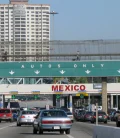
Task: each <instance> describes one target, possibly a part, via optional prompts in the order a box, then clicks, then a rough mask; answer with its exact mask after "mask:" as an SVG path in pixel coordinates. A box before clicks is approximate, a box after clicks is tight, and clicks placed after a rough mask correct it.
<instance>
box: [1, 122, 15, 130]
mask: <svg viewBox="0 0 120 138" xmlns="http://www.w3.org/2000/svg"><path fill="white" fill-rule="evenodd" d="M14 125H15V123H14V124H11V125H8V126H5V127H0V130H3V129H5V128H8V127H10V126H14Z"/></svg>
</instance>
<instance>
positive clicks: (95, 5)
mask: <svg viewBox="0 0 120 138" xmlns="http://www.w3.org/2000/svg"><path fill="white" fill-rule="evenodd" d="M8 2H9V0H0V3H2V4H3V3H8ZM29 3H31V4H33V3H34V4H38V3H39V4H50V6H51V11H53V10H54V11H56V12H58V13H59V14H57V15H55V18H54V39H55V40H96V39H120V0H29ZM52 30H53V29H52V16H51V32H52Z"/></svg>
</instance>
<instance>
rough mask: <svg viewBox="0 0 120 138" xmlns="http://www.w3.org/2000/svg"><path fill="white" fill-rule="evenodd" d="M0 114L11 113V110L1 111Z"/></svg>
mask: <svg viewBox="0 0 120 138" xmlns="http://www.w3.org/2000/svg"><path fill="white" fill-rule="evenodd" d="M0 113H10V110H9V109H6V110H4V109H0Z"/></svg>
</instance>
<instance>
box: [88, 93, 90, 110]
mask: <svg viewBox="0 0 120 138" xmlns="http://www.w3.org/2000/svg"><path fill="white" fill-rule="evenodd" d="M88 96H89V97H88V107H89V111H90V93H89V94H88Z"/></svg>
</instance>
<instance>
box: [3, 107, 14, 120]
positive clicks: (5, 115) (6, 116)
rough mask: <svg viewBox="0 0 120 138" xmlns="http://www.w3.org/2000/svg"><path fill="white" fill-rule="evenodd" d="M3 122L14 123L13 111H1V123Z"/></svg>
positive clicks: (4, 109)
mask: <svg viewBox="0 0 120 138" xmlns="http://www.w3.org/2000/svg"><path fill="white" fill-rule="evenodd" d="M1 121H10V122H12V121H13V114H12V110H11V109H6V108H3V109H0V122H1Z"/></svg>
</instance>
